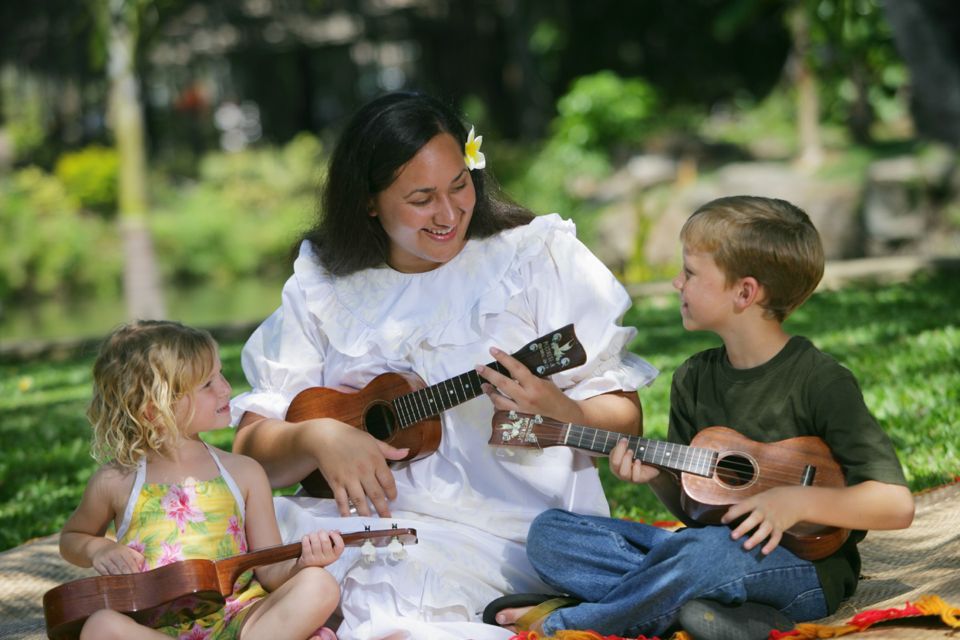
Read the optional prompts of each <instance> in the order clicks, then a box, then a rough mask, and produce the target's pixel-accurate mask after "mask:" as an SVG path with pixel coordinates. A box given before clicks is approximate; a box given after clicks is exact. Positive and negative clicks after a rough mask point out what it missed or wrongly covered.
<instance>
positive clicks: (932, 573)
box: [0, 482, 960, 640]
mask: <svg viewBox="0 0 960 640" xmlns="http://www.w3.org/2000/svg"><path fill="white" fill-rule="evenodd" d="M916 501H917V512H916V517H915V518H914V521H913V524H912V525H911V526H910V528H909V529H905V530H902V531H871V532H870V533H869V534H868V535H867V537H866V539H865V540H864V541H863V542H862V543H861V544H860V552H861V555H862V556H863V569H862V573H863V578H862V579H861V581H860V586H859V588H858V589H857V593H856V594H855V595H854V597H853V598H851V599H850V600H847V601H846V602H844V603H843V604H842V605H841V606H840V608H839V609H838V610H837V612H836V613H835V614H834V615H832V616H830V617H828V618H824V619H822V620H818V621H817V623H818V624H823V625H843V624H845V623H847V622H848V621H850V620H851V619H852V618H854V616H857V615H858V614H864V613H867V614H868V615H869V613H868V612H874V611H884V610H888V609H899V610H904V608H905V607H907V606H908V603H917V602H918V601H921V598H922V597H923V596H926V595H935V596H939V598H941V599H942V601H944V602H946V603H949V604H950V605H953V606H954V607H960V482H958V483H953V484H950V485H946V486H944V487H939V488H936V489H932V490H929V491H925V492H922V493H920V494H917V496H916ZM57 544H58V536H57V535H53V536H48V537H45V538H40V539H38V540H34V541H31V542H28V543H26V544H24V545H21V546H19V547H16V548H15V549H10V550H9V551H5V552H3V553H0V639H3V640H7V639H9V640H41V639H43V638H45V637H46V633H45V630H44V622H43V606H42V598H43V594H44V592H46V591H47V590H48V589H51V588H53V587H55V586H57V585H58V584H61V583H63V582H66V581H68V580H73V579H76V578H82V577H86V576H90V575H94V572H93V571H92V570H91V569H78V568H77V567H74V566H72V565H70V564H68V563H67V562H65V561H64V560H62V559H61V558H60V555H59V553H58V551H57ZM888 617H889V616H888ZM854 635H855V637H858V638H860V637H864V638H869V639H871V640H873V639H877V638H884V639H887V638H889V639H894V640H924V639H926V638H943V637H957V633H956V632H955V631H954V630H951V629H950V627H948V626H946V625H945V624H944V623H943V621H941V620H940V619H939V618H934V617H916V616H910V617H900V618H898V619H893V620H888V621H886V622H879V623H877V624H874V625H873V626H871V627H870V628H869V629H867V630H865V631H860V632H858V633H856V634H854ZM821 637H829V636H821Z"/></svg>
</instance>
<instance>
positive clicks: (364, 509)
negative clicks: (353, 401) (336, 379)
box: [317, 420, 409, 518]
mask: <svg viewBox="0 0 960 640" xmlns="http://www.w3.org/2000/svg"><path fill="white" fill-rule="evenodd" d="M326 422H327V424H325V425H324V427H325V428H327V429H338V431H337V433H336V434H333V438H332V439H329V440H327V441H326V443H325V446H321V447H319V453H318V454H317V462H318V467H319V469H320V473H322V474H323V477H324V479H325V480H326V481H327V484H328V485H330V488H331V489H332V490H333V497H334V499H335V500H336V501H337V508H338V509H339V510H340V515H341V516H343V517H346V516H349V515H353V513H356V514H358V515H361V516H369V515H371V514H370V504H371V503H372V504H373V507H374V509H376V511H377V513H378V514H379V515H380V517H383V518H388V517H390V505H389V504H388V501H390V500H394V499H395V498H396V497H397V485H396V481H395V480H394V479H393V472H392V471H390V467H389V466H387V460H401V459H403V458H404V457H406V455H407V453H408V452H409V449H397V448H396V447H392V446H390V445H389V444H387V443H386V442H381V441H380V440H377V439H376V438H374V437H373V436H371V435H370V434H369V433H367V432H366V431H363V430H362V429H355V428H353V427H351V426H350V425H348V424H344V423H342V422H337V421H334V420H327V421H326ZM351 506H352V507H355V508H356V511H355V512H351Z"/></svg>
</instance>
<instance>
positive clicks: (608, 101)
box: [551, 71, 657, 153]
mask: <svg viewBox="0 0 960 640" xmlns="http://www.w3.org/2000/svg"><path fill="white" fill-rule="evenodd" d="M656 107H657V94H656V92H655V91H654V89H653V87H652V86H651V85H650V84H648V83H647V82H645V81H644V80H642V79H640V78H621V77H620V76H618V75H617V74H616V73H614V72H612V71H600V72H598V73H594V74H591V75H587V76H582V77H580V78H577V79H576V80H574V82H573V85H572V86H571V87H570V91H568V92H567V94H566V95H564V96H563V97H561V98H560V99H559V100H558V101H557V114H558V115H557V117H556V119H555V120H554V121H553V124H552V125H551V128H552V130H553V134H552V137H551V142H552V143H555V144H558V145H561V146H563V147H578V148H583V149H587V150H592V151H604V152H607V153H609V152H611V151H616V150H617V149H620V148H622V147H623V146H633V145H637V144H639V143H640V142H642V141H643V140H644V138H645V137H646V136H647V134H648V133H649V132H650V130H651V128H652V123H653V116H654V112H655V110H656Z"/></svg>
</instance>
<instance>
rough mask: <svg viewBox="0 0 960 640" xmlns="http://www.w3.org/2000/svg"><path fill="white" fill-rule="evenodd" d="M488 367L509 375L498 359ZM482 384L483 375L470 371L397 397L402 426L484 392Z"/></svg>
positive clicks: (396, 404)
mask: <svg viewBox="0 0 960 640" xmlns="http://www.w3.org/2000/svg"><path fill="white" fill-rule="evenodd" d="M487 366H488V367H489V368H491V369H494V370H495V371H497V372H498V373H502V374H503V375H510V374H509V372H507V370H506V369H505V368H504V367H503V366H502V365H501V364H500V363H499V362H491V363H490V364H488V365H487ZM482 383H483V379H482V378H481V377H480V374H479V373H477V372H476V371H475V370H470V371H467V372H466V373H461V374H460V375H458V376H454V377H452V378H449V379H447V380H444V381H443V382H438V383H437V384H434V385H430V386H429V387H424V388H423V389H418V390H416V391H412V392H410V393H407V394H404V395H402V396H400V397H399V398H396V399H394V401H393V408H394V411H395V412H396V415H397V419H398V420H399V422H400V425H399V426H400V428H401V429H403V428H405V427H409V426H410V425H413V424H416V423H417V422H420V421H421V420H425V419H426V418H430V417H433V416H436V415H440V414H441V413H443V412H444V411H446V410H447V409H451V408H453V407H455V406H457V405H458V404H463V403H464V402H466V401H467V400H472V399H473V398H476V397H477V396H479V395H480V394H481V393H483V390H482V389H481V388H480V385H481V384H482Z"/></svg>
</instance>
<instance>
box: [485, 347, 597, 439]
mask: <svg viewBox="0 0 960 640" xmlns="http://www.w3.org/2000/svg"><path fill="white" fill-rule="evenodd" d="M490 354H491V355H492V356H493V357H494V359H495V360H496V361H497V362H499V363H500V364H501V365H503V368H504V369H506V370H507V372H509V374H510V375H509V376H505V375H503V374H501V373H498V372H497V371H496V370H494V369H491V368H490V367H487V366H484V365H477V373H478V374H480V377H482V378H483V379H484V380H486V381H487V383H489V384H487V383H485V384H483V385H482V388H483V391H484V393H486V394H487V395H488V396H490V400H491V401H493V406H494V407H495V408H496V409H500V410H503V411H520V412H522V413H534V414H540V415H544V416H550V417H551V418H555V419H557V420H560V421H562V422H583V412H582V411H581V410H580V405H578V404H577V402H576V400H573V399H572V398H570V397H569V396H567V395H566V394H564V393H563V391H561V390H560V388H559V387H558V386H557V385H555V384H553V382H551V381H550V380H547V379H544V378H538V377H537V376H536V375H534V373H533V372H532V371H530V370H529V369H527V367H526V365H524V364H523V363H522V362H520V361H519V360H517V359H516V358H514V357H513V356H511V355H510V354H509V353H507V352H505V351H501V350H500V349H496V348H494V349H490Z"/></svg>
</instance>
